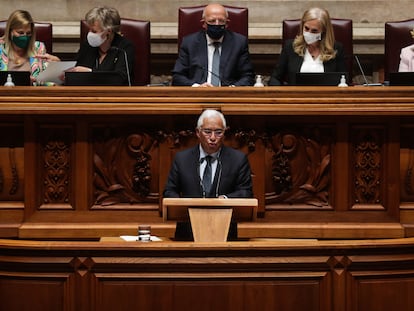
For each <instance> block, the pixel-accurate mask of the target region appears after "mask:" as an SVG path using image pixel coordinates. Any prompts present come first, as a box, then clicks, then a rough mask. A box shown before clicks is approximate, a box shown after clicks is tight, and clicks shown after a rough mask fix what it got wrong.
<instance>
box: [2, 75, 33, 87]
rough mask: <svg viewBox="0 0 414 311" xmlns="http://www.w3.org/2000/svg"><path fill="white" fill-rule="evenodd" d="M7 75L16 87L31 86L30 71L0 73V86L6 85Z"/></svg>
mask: <svg viewBox="0 0 414 311" xmlns="http://www.w3.org/2000/svg"><path fill="white" fill-rule="evenodd" d="M9 74H10V75H11V77H12V80H13V83H14V85H16V86H30V85H32V82H31V81H30V71H0V85H4V83H6V81H7V76H8V75H9Z"/></svg>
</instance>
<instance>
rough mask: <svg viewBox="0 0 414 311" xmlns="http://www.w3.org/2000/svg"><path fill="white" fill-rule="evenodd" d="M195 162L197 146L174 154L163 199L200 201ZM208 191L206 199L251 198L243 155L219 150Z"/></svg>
mask: <svg viewBox="0 0 414 311" xmlns="http://www.w3.org/2000/svg"><path fill="white" fill-rule="evenodd" d="M199 158H200V149H199V145H197V146H195V147H193V148H190V149H187V150H184V151H181V152H178V153H177V154H176V156H175V159H174V162H173V165H172V167H171V170H170V174H169V176H168V180H167V184H166V186H165V190H164V197H166V198H177V197H186V198H200V197H203V189H202V186H201V180H200V174H199V169H200V161H199ZM211 189H212V190H211V193H210V194H209V195H206V196H207V197H218V196H219V195H226V196H227V197H229V198H251V197H253V191H252V180H251V172H250V165H249V161H248V160H247V157H246V155H245V154H244V153H243V152H241V151H238V150H235V149H233V148H230V147H225V146H223V147H222V149H221V152H220V155H219V157H218V163H217V169H216V174H215V176H214V182H213V185H212V187H211Z"/></svg>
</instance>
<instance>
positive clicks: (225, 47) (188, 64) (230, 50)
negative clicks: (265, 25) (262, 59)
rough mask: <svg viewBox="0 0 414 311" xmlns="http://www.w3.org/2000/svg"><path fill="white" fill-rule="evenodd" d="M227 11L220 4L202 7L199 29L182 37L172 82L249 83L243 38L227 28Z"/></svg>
mask: <svg viewBox="0 0 414 311" xmlns="http://www.w3.org/2000/svg"><path fill="white" fill-rule="evenodd" d="M228 21H229V19H228V13H227V10H226V9H225V8H224V7H223V6H222V5H220V4H209V5H207V6H206V7H205V9H204V11H203V15H202V18H201V22H202V23H203V29H204V30H203V31H199V32H196V33H193V34H190V35H188V36H186V37H184V38H183V41H182V43H181V46H180V51H179V53H178V59H177V61H176V63H175V66H174V69H173V71H172V72H173V80H172V85H180V86H186V85H187V86H204V87H206V86H251V85H253V84H254V76H255V75H254V71H253V66H252V64H251V62H250V55H249V48H248V43H247V38H246V37H245V36H243V35H241V34H238V33H235V32H232V31H230V30H228V29H227V23H228Z"/></svg>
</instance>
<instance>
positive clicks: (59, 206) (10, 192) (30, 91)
mask: <svg viewBox="0 0 414 311" xmlns="http://www.w3.org/2000/svg"><path fill="white" fill-rule="evenodd" d="M205 108H213V109H221V110H222V111H223V113H224V114H225V116H226V118H227V121H228V124H229V125H230V130H229V131H228V133H227V135H226V140H225V143H226V144H227V145H229V146H232V147H234V148H237V149H239V150H241V151H243V152H245V153H246V154H247V155H248V158H249V162H250V165H251V167H252V172H253V176H252V177H253V187H254V195H255V198H257V199H258V202H259V206H258V219H257V221H256V222H255V223H254V224H249V223H241V224H240V225H239V236H242V237H263V238H265V237H276V238H292V237H294V238H385V237H393V238H396V237H404V236H412V235H413V234H414V230H413V224H414V204H413V202H414V188H413V186H412V185H413V184H414V183H413V181H412V167H413V161H414V160H413V159H414V139H413V138H412V137H413V135H412V130H413V128H414V122H413V116H414V88H413V87H371V88H370V87H349V88H337V87H265V88H253V87H241V88H218V89H201V88H200V89H197V88H185V87H102V88H95V87H31V88H25V87H14V88H0V120H1V125H0V130H1V133H2V135H1V136H0V168H1V172H2V177H1V178H2V181H3V182H2V183H0V184H1V185H2V191H0V219H1V220H0V236H3V237H22V238H51V237H54V238H76V239H77V238H97V237H100V236H108V235H121V234H136V228H137V226H138V224H140V223H149V224H151V226H152V228H153V230H155V231H154V234H156V235H159V236H166V237H170V236H172V232H173V225H168V224H163V223H162V211H161V205H160V202H161V193H162V190H163V187H164V184H165V180H166V178H167V174H168V171H169V168H170V165H171V162H172V159H173V157H174V154H175V153H176V152H177V151H179V150H182V149H185V148H188V147H190V146H193V145H194V144H195V143H197V140H196V137H195V135H194V127H195V123H196V119H197V117H198V115H199V114H200V113H201V111H202V110H203V109H205Z"/></svg>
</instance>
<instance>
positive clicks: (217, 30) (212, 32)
mask: <svg viewBox="0 0 414 311" xmlns="http://www.w3.org/2000/svg"><path fill="white" fill-rule="evenodd" d="M225 30H226V25H211V24H207V34H208V36H209V37H210V38H211V39H213V40H218V39H220V38H221V37H222V36H223V35H224V31H225Z"/></svg>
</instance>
